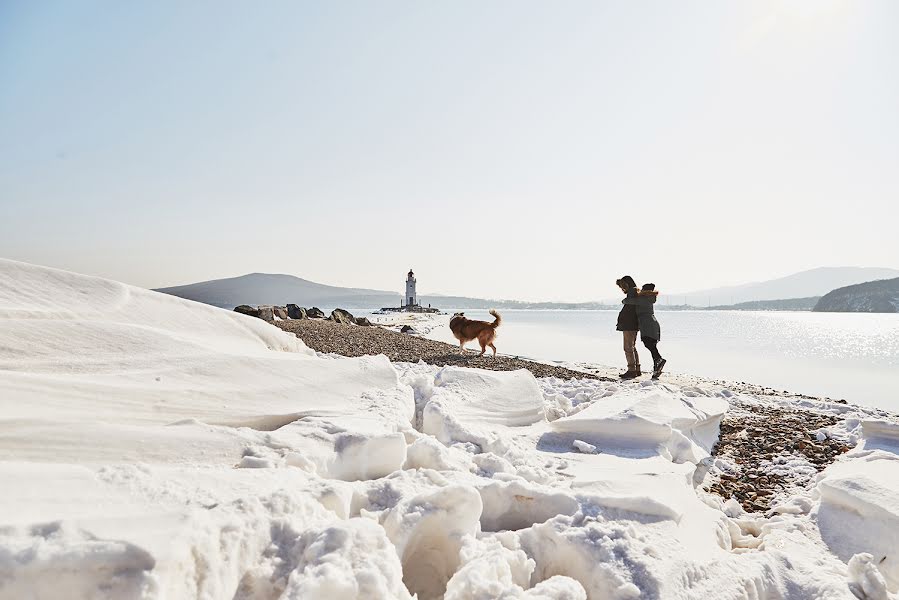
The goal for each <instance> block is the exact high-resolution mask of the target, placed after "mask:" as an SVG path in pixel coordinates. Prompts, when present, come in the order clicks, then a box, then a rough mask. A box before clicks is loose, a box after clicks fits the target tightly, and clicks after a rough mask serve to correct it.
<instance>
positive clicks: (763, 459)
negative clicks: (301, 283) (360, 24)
mask: <svg viewBox="0 0 899 600" xmlns="http://www.w3.org/2000/svg"><path fill="white" fill-rule="evenodd" d="M274 325H275V326H277V327H278V328H280V329H282V330H284V331H287V332H290V333H293V334H295V335H296V336H297V337H298V338H300V339H301V340H303V342H304V343H305V344H306V345H307V346H309V347H310V348H312V349H313V350H315V351H316V352H321V353H323V354H337V355H340V356H348V357H355V356H364V355H373V354H384V355H385V356H387V358H389V359H390V361H391V362H403V363H417V362H419V361H424V362H425V363H427V364H431V365H434V366H448V365H449V366H461V367H469V368H477V369H488V370H497V371H510V370H518V369H527V370H528V371H530V372H531V373H532V374H533V375H534V376H535V377H556V378H559V379H567V380H573V381H577V380H599V381H605V382H614V383H618V384H619V385H621V386H623V387H651V386H654V385H660V386H674V387H677V388H681V389H689V388H699V389H703V390H705V391H710V390H711V391H713V392H715V391H717V393H719V394H720V395H721V396H722V397H724V398H726V399H727V401H728V403H729V405H730V409H729V410H728V411H727V413H725V416H724V418H723V419H722V421H721V424H720V430H719V437H718V442H717V443H716V444H715V446H714V447H713V448H712V450H711V457H710V458H711V460H709V461H708V463H709V464H707V465H702V466H701V467H700V468H701V470H702V471H703V480H702V481H701V482H698V486H699V487H701V488H702V489H703V490H705V491H706V492H710V493H713V494H715V495H717V496H720V497H721V498H723V499H724V500H728V499H729V498H734V499H735V500H736V501H737V502H738V503H739V504H740V506H741V507H742V508H743V509H744V510H745V511H747V512H750V513H752V512H754V513H766V512H771V511H777V509H778V502H779V501H780V500H785V499H786V498H788V497H789V496H790V495H791V494H792V493H795V491H796V490H797V489H807V488H808V487H809V486H811V485H813V484H814V481H815V477H816V476H817V474H818V473H820V472H821V471H823V470H824V469H825V468H826V467H827V466H828V465H830V464H832V463H833V462H834V461H835V460H836V459H837V458H839V457H840V456H841V455H842V454H844V453H846V452H848V451H849V450H851V449H852V448H854V447H855V444H856V441H857V440H856V439H854V438H853V437H852V436H847V435H844V434H843V433H841V432H839V431H837V430H839V429H840V427H839V425H840V424H841V423H843V422H844V421H846V420H847V419H850V418H887V419H893V420H899V416H897V415H895V414H894V413H890V412H889V411H886V410H883V409H876V408H872V407H863V406H858V405H854V404H850V403H848V402H847V401H845V400H833V399H830V398H821V397H815V396H810V395H807V394H800V393H794V392H789V391H778V390H774V389H773V388H770V387H766V386H760V385H755V384H751V383H746V382H735V381H730V382H729V381H722V380H712V379H706V378H703V377H699V376H694V375H684V374H663V376H662V378H661V379H660V380H657V381H653V380H652V379H650V376H649V375H644V376H642V377H640V378H637V379H633V380H627V381H623V380H621V379H619V378H618V376H617V375H618V373H619V372H620V370H619V369H616V368H613V367H606V366H601V365H592V364H586V363H576V364H571V363H561V364H558V365H553V364H547V363H543V362H540V361H535V360H532V359H524V358H520V357H512V356H506V355H502V354H498V355H497V357H496V358H493V357H492V356H490V355H485V356H483V357H480V356H478V352H476V351H472V350H467V351H466V352H465V353H464V354H462V353H460V352H459V348H458V347H457V346H453V345H451V344H447V343H445V342H440V341H437V340H433V339H430V338H427V337H423V336H419V335H414V334H406V333H400V332H398V331H397V330H396V329H393V328H390V327H385V326H383V325H374V326H371V327H364V326H358V325H345V324H341V323H336V322H333V321H329V320H324V319H302V320H287V321H276V322H275V323H274ZM784 465H786V466H787V468H783V467H784Z"/></svg>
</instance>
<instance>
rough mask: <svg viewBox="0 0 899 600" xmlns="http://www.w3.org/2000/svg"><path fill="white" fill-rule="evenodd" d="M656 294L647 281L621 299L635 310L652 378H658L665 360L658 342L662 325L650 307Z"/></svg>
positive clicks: (653, 285) (654, 287)
mask: <svg viewBox="0 0 899 600" xmlns="http://www.w3.org/2000/svg"><path fill="white" fill-rule="evenodd" d="M658 296H659V293H658V292H657V291H656V286H655V284H652V283H647V284H645V285H644V286H643V289H641V290H637V287H636V286H634V288H633V289H632V290H628V292H627V298H625V299H624V300H622V302H623V303H624V304H625V306H628V305H632V306H634V307H635V308H636V310H637V326H638V327H639V329H640V339H641V340H642V341H643V345H644V346H646V348H647V349H648V350H649V352H650V354H652V361H653V370H652V378H653V379H658V378H659V376H660V375H661V374H662V369H664V368H665V363H666V362H667V361H666V360H665V359H664V358H662V355H661V354H659V349H658V344H659V340H661V339H662V327H661V326H660V325H659V322H658V320H657V319H656V316H655V311H654V310H653V308H652V305H653V304H655V302H656V299H657V298H658Z"/></svg>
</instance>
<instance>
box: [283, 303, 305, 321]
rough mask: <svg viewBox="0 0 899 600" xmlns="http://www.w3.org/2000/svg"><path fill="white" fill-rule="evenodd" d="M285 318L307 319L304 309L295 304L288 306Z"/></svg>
mask: <svg viewBox="0 0 899 600" xmlns="http://www.w3.org/2000/svg"><path fill="white" fill-rule="evenodd" d="M287 316H288V317H289V318H291V319H305V318H307V317H306V309H305V308H303V307H302V306H297V305H296V304H288V305H287Z"/></svg>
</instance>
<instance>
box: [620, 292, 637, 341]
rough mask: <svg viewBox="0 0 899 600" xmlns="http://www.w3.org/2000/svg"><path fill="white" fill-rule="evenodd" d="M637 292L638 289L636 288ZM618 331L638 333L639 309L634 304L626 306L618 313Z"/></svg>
mask: <svg viewBox="0 0 899 600" xmlns="http://www.w3.org/2000/svg"><path fill="white" fill-rule="evenodd" d="M634 289H635V290H636V288H634ZM615 329H617V330H618V331H637V330H638V329H640V327H639V325H637V307H636V306H635V305H633V304H625V305H624V306H622V307H621V312H619V313H618V326H617V327H615Z"/></svg>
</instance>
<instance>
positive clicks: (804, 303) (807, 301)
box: [707, 296, 821, 310]
mask: <svg viewBox="0 0 899 600" xmlns="http://www.w3.org/2000/svg"><path fill="white" fill-rule="evenodd" d="M820 299H821V296H812V297H811V298H789V299H787V300H755V301H753V302H740V303H739V304H727V305H724V306H712V307H711V308H710V309H707V310H812V309H813V308H815V305H816V304H817V303H818V300H820Z"/></svg>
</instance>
